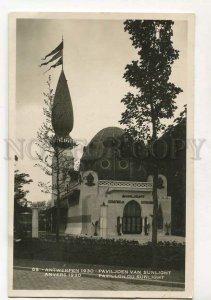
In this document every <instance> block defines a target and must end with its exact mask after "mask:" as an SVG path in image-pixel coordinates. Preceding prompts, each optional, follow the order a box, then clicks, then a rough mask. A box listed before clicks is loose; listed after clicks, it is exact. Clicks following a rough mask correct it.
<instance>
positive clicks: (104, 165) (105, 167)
mask: <svg viewBox="0 0 211 300" xmlns="http://www.w3.org/2000/svg"><path fill="white" fill-rule="evenodd" d="M101 167H102V168H103V169H108V168H109V167H110V162H109V161H108V160H105V159H104V160H102V161H101Z"/></svg>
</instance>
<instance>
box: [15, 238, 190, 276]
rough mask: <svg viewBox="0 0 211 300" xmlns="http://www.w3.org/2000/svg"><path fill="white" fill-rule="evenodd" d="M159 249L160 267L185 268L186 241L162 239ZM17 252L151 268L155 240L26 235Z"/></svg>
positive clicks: (20, 255)
mask: <svg viewBox="0 0 211 300" xmlns="http://www.w3.org/2000/svg"><path fill="white" fill-rule="evenodd" d="M157 253H158V268H159V269H160V268H162V269H175V270H176V269H177V270H182V269H184V266H185V245H184V244H181V243H176V242H159V243H158V245H157ZM14 256H15V257H16V258H30V259H37V260H52V261H54V260H55V261H64V262H73V263H87V264H101V265H111V266H127V267H138V268H151V267H152V244H151V243H147V244H144V245H140V244H139V243H138V242H137V241H128V240H124V239H119V240H115V239H103V238H96V237H84V236H83V237H81V236H68V237H67V236H66V237H64V238H62V239H61V241H60V243H56V242H55V240H54V239H53V238H51V239H49V240H33V239H26V240H23V241H21V242H20V243H18V244H15V247H14Z"/></svg>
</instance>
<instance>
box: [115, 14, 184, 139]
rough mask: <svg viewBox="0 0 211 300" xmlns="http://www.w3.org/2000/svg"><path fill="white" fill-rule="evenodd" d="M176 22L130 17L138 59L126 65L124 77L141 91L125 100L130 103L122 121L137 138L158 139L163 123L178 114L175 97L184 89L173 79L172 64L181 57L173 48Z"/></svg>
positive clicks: (128, 25) (129, 27) (128, 23)
mask: <svg viewBox="0 0 211 300" xmlns="http://www.w3.org/2000/svg"><path fill="white" fill-rule="evenodd" d="M173 24H174V22H173V21H168V20H165V21H159V20H157V21H151V20H127V21H125V22H124V29H125V31H127V32H128V33H129V34H130V39H131V40H132V44H133V46H134V47H135V49H137V50H138V60H136V61H132V63H131V64H128V65H127V66H126V68H125V73H124V78H125V80H126V81H127V82H128V83H129V84H130V86H131V87H134V88H135V89H136V90H137V94H133V93H131V92H129V93H128V94H127V95H125V97H124V98H123V99H122V103H124V105H125V106H126V110H125V112H123V113H122V119H121V121H120V123H121V124H123V125H126V130H127V131H128V132H129V133H130V134H131V135H132V136H133V137H134V138H135V139H140V138H141V139H143V138H144V139H147V138H149V139H151V138H152V137H153V135H154V138H157V134H159V133H162V132H163V131H164V130H165V128H166V126H165V124H164V123H163V122H162V121H163V120H164V119H170V118H172V117H173V116H174V112H175V110H176V109H177V106H176V102H175V98H176V97H177V95H178V94H179V93H180V92H182V89H181V88H179V87H177V86H175V85H174V84H173V83H172V82H170V81H169V78H170V75H171V65H172V64H173V62H174V61H175V60H176V59H178V58H179V51H178V50H175V49H174V48H173V42H172V36H173V29H172V25H173Z"/></svg>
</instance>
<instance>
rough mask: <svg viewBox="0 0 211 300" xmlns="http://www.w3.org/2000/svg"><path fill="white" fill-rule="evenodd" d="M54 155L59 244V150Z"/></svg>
mask: <svg viewBox="0 0 211 300" xmlns="http://www.w3.org/2000/svg"><path fill="white" fill-rule="evenodd" d="M55 155H56V194H57V198H56V242H57V243H59V227H60V187H59V179H60V178H59V176H60V172H59V149H58V147H57V146H56V148H55Z"/></svg>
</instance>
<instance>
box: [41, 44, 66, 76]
mask: <svg viewBox="0 0 211 300" xmlns="http://www.w3.org/2000/svg"><path fill="white" fill-rule="evenodd" d="M52 55H53V56H52ZM49 56H52V57H51V59H50V60H48V61H46V62H43V63H42V64H41V65H40V67H42V66H46V65H48V64H49V63H51V62H54V61H55V60H56V59H58V58H59V59H58V60H57V62H56V63H54V64H53V65H51V66H50V68H49V69H48V70H47V71H46V72H48V71H49V70H50V69H51V68H56V67H57V66H59V65H63V41H62V42H61V43H60V44H59V46H57V47H56V48H55V49H54V50H53V51H51V52H50V53H48V54H47V55H46V56H45V58H43V59H42V60H45V59H46V58H47V57H49ZM46 72H45V73H46Z"/></svg>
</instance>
